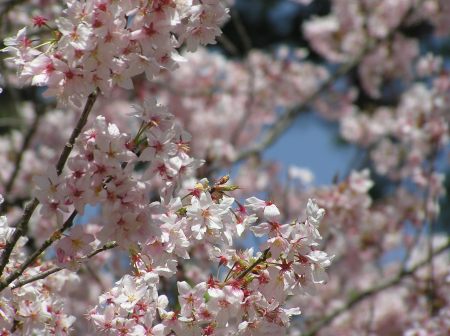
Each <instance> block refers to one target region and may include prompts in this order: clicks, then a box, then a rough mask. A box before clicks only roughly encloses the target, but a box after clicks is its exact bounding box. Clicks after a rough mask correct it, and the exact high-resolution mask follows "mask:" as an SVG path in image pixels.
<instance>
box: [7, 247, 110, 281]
mask: <svg viewBox="0 0 450 336" xmlns="http://www.w3.org/2000/svg"><path fill="white" fill-rule="evenodd" d="M115 247H117V243H116V242H110V243H106V244H105V245H103V246H102V247H100V248H98V249H97V250H95V251H93V252H91V253H90V254H88V255H87V256H86V257H84V258H82V259H81V260H80V262H84V261H87V260H89V259H90V258H92V257H94V256H96V255H97V254H99V253H101V252H103V251H106V250H110V249H113V248H115ZM63 269H65V268H64V267H53V268H50V269H49V270H47V271H45V272H42V273H40V274H37V275H35V276H32V277H29V278H26V279H20V280H18V281H17V282H16V283H15V284H14V285H12V286H11V288H12V289H15V288H19V287H22V286H25V285H27V284H29V283H32V282H34V281H37V280H42V279H45V278H46V277H48V276H49V275H51V274H53V273H56V272H59V271H62V270H63Z"/></svg>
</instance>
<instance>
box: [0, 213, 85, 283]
mask: <svg viewBox="0 0 450 336" xmlns="http://www.w3.org/2000/svg"><path fill="white" fill-rule="evenodd" d="M76 216H77V211H76V210H74V211H73V212H72V214H71V215H70V216H69V218H67V219H66V221H65V222H64V224H63V226H62V227H61V228H59V229H58V230H56V231H55V232H53V234H52V235H51V236H50V237H49V238H48V239H47V240H46V241H44V243H42V245H41V246H40V247H39V248H38V249H37V250H36V251H34V252H33V253H32V254H31V255H30V256H29V257H28V258H27V260H25V262H24V263H23V264H22V265H20V267H19V268H18V269H16V270H14V271H13V272H12V273H11V274H9V275H8V277H7V278H6V279H5V280H3V281H1V282H0V292H1V291H2V290H3V289H5V288H6V287H8V285H9V284H10V283H11V282H13V281H14V280H16V279H17V278H18V277H20V276H21V275H22V273H23V272H24V271H25V270H26V269H27V267H28V266H30V265H31V264H33V263H34V262H35V261H36V260H37V259H38V258H39V256H40V255H41V254H42V253H43V252H44V251H45V250H46V249H47V248H48V247H50V246H51V245H52V244H53V243H54V242H55V241H57V240H58V239H60V238H61V235H62V233H63V232H64V231H66V230H67V229H68V228H70V227H71V226H72V225H73V220H74V219H75V217H76Z"/></svg>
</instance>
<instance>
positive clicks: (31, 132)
mask: <svg viewBox="0 0 450 336" xmlns="http://www.w3.org/2000/svg"><path fill="white" fill-rule="evenodd" d="M42 114H43V112H42V111H38V110H37V111H36V114H35V116H34V120H33V123H32V124H31V126H30V128H29V129H28V131H27V133H26V134H25V137H24V139H23V142H22V146H21V148H20V150H19V152H18V153H17V155H16V159H15V161H14V169H13V172H12V174H11V176H10V177H9V179H8V181H7V182H6V185H5V190H4V195H5V196H6V195H9V193H10V192H11V190H12V187H13V186H14V182H15V181H16V178H17V176H18V175H19V171H20V166H21V164H22V159H23V155H24V154H25V151H26V150H27V149H28V147H29V146H30V144H31V140H32V139H33V136H34V134H35V133H36V131H37V128H38V124H39V121H40V119H41V116H42ZM8 205H9V202H8V200H6V199H5V202H4V203H3V204H2V205H1V206H0V213H5V212H6V210H7V208H8Z"/></svg>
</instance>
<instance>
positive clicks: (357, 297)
mask: <svg viewBox="0 0 450 336" xmlns="http://www.w3.org/2000/svg"><path fill="white" fill-rule="evenodd" d="M448 248H450V240H449V241H447V243H446V244H444V245H442V246H441V247H439V248H437V249H436V250H434V251H433V253H432V254H431V255H429V256H428V257H427V258H426V259H424V260H422V261H421V262H418V263H417V264H416V265H414V266H413V267H411V268H410V269H409V270H401V271H400V272H399V273H398V275H397V276H396V277H394V278H392V279H390V280H387V281H385V282H382V283H381V284H379V285H376V286H374V287H372V288H369V289H366V290H364V291H362V292H360V293H358V294H355V295H353V296H352V297H351V298H350V299H349V300H348V301H347V302H346V303H345V304H344V305H343V306H342V307H340V308H338V309H336V310H334V311H333V312H332V313H330V314H329V315H327V316H325V317H324V318H323V319H321V320H320V321H319V322H317V323H316V324H315V325H314V326H313V327H312V328H311V329H309V330H308V331H307V332H305V333H304V334H302V335H303V336H314V335H316V334H317V333H318V332H319V331H320V329H322V328H324V327H326V326H327V325H329V324H330V323H331V322H333V321H334V319H335V318H336V317H338V316H339V315H341V314H342V313H344V312H346V311H348V310H349V309H351V308H352V307H353V306H354V305H356V304H357V303H359V302H361V301H363V300H364V299H366V298H368V297H371V296H373V295H375V294H378V293H380V292H381V291H384V290H385V289H388V288H391V287H394V286H396V285H398V284H399V283H400V282H401V281H402V280H403V279H404V278H406V277H409V276H412V275H413V274H414V273H415V272H416V271H417V270H418V269H420V268H422V267H423V266H426V265H427V264H429V263H430V262H431V261H432V258H433V257H434V256H437V255H439V254H441V253H442V252H444V251H446V250H447V249H448Z"/></svg>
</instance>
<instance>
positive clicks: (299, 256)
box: [90, 181, 331, 335]
mask: <svg viewBox="0 0 450 336" xmlns="http://www.w3.org/2000/svg"><path fill="white" fill-rule="evenodd" d="M219 182H223V181H219ZM227 189H233V188H232V186H227V185H224V184H215V185H213V186H209V185H208V184H207V182H206V181H203V182H202V183H199V184H197V186H196V187H195V188H194V189H192V191H191V194H189V195H188V198H184V200H183V201H182V200H181V199H180V198H178V200H177V199H175V200H174V201H173V202H172V203H171V204H168V205H166V206H164V208H163V209H162V211H161V215H159V216H157V218H159V221H160V223H161V225H160V227H161V230H162V235H161V236H159V237H155V238H153V239H149V240H148V241H147V242H146V243H145V245H143V247H142V249H141V251H139V252H136V254H135V255H134V256H133V257H132V259H133V261H134V275H125V276H124V277H123V278H122V279H121V280H119V281H118V282H117V283H116V284H115V286H114V287H113V288H112V289H111V290H110V291H109V292H107V293H105V294H104V295H102V296H101V297H100V298H99V305H98V306H97V307H96V308H95V309H94V310H92V311H91V313H90V319H92V321H93V322H94V324H95V325H96V326H97V327H98V329H99V330H103V331H106V332H108V333H110V334H120V335H141V334H143V333H150V334H154V335H167V334H168V333H174V334H176V335H260V334H261V335H262V334H266V333H267V332H268V331H269V330H270V332H280V333H285V332H286V329H287V327H288V326H289V319H290V317H291V316H293V315H298V314H300V309H299V308H298V307H296V308H287V307H286V306H285V304H286V303H287V299H288V298H289V297H290V296H298V295H303V294H305V293H311V294H312V293H314V292H315V287H316V284H321V283H324V282H325V281H326V280H327V277H326V274H325V268H326V267H328V266H329V265H330V263H331V258H330V256H328V255H327V254H326V253H325V252H323V251H320V250H317V249H316V247H317V245H318V244H317V242H318V240H319V239H321V236H320V234H319V232H318V226H319V224H320V221H321V219H322V217H323V215H324V210H323V209H320V208H319V207H318V206H317V204H316V203H314V202H313V201H312V200H309V201H308V205H307V210H306V220H305V221H302V222H298V221H294V222H292V223H289V224H280V223H279V220H280V219H281V217H280V216H281V215H280V212H279V210H278V208H277V207H276V206H275V205H274V204H273V203H271V202H267V201H263V200H260V199H258V198H256V197H252V198H249V199H247V200H246V202H245V205H241V204H239V203H237V208H235V209H233V208H232V205H233V203H235V201H234V199H233V198H231V197H227V196H225V193H224V190H227ZM251 223H255V225H252V226H250V224H251ZM248 229H250V230H251V231H252V232H253V233H254V234H255V235H256V236H262V235H266V236H268V240H267V242H266V243H264V244H263V245H262V246H261V250H262V251H261V252H258V253H256V254H255V253H254V252H253V249H252V248H251V249H247V250H244V251H238V250H235V249H231V248H230V243H231V241H230V240H231V239H232V237H233V236H236V235H241V234H242V233H243V232H244V231H247V230H248ZM198 244H200V245H205V246H203V248H204V249H206V251H208V255H209V256H210V257H209V258H210V261H211V262H213V263H216V264H218V265H219V267H220V268H223V271H222V272H221V273H222V274H223V276H222V277H220V276H213V275H210V277H209V278H208V279H207V280H205V281H201V282H199V283H194V285H191V284H189V282H187V281H177V283H176V286H177V292H178V298H177V305H178V306H179V310H177V311H173V310H170V309H169V307H170V306H171V305H170V304H169V302H170V300H169V298H168V297H167V296H166V295H160V294H159V292H158V289H160V290H163V289H164V286H163V285H162V284H161V281H162V280H161V277H163V278H166V279H170V277H171V276H173V275H174V274H175V273H176V272H177V267H176V265H177V259H178V258H189V257H190V256H189V251H190V250H192V249H193V247H194V246H195V245H198ZM218 274H219V273H218ZM225 274H226V275H225ZM166 281H168V280H164V282H165V283H166ZM158 287H159V288H158ZM168 295H169V294H168ZM172 307H173V305H172Z"/></svg>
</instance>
